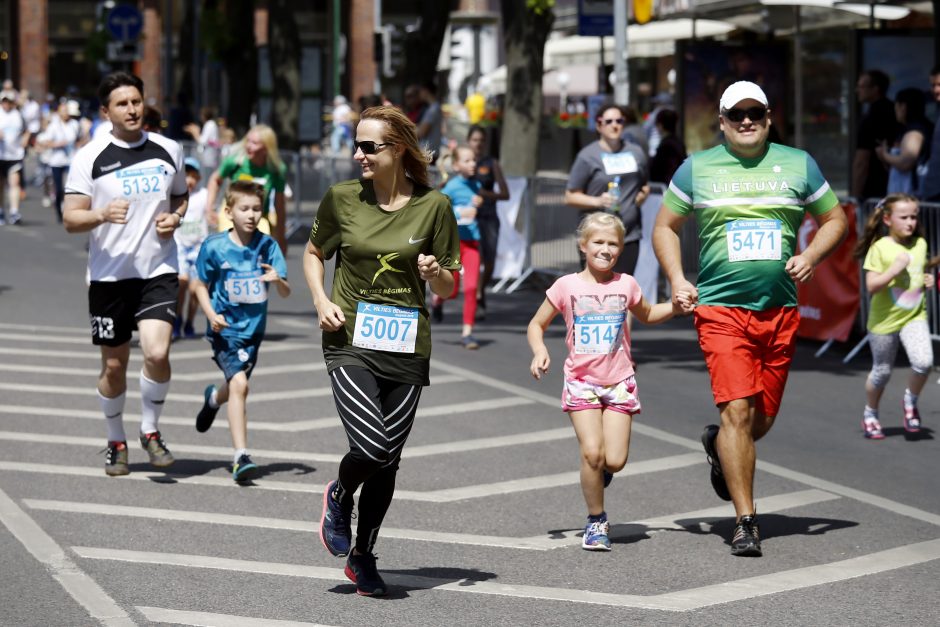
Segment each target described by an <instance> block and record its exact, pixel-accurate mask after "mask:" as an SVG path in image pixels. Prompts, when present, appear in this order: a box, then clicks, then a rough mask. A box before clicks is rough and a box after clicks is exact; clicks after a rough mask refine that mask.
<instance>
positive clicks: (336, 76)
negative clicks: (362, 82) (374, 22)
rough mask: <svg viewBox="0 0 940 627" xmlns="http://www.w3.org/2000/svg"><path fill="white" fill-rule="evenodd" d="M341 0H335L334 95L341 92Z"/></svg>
mask: <svg viewBox="0 0 940 627" xmlns="http://www.w3.org/2000/svg"><path fill="white" fill-rule="evenodd" d="M340 11H341V8H340V0H333V95H334V96H336V95H338V94H340V93H342V92H341V91H340V86H339V75H340V63H341V61H340V58H339V38H340V29H339V24H340V19H339V18H340Z"/></svg>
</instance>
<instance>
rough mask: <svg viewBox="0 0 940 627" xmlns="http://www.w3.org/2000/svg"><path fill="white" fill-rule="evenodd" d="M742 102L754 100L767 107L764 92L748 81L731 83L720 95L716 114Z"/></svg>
mask: <svg viewBox="0 0 940 627" xmlns="http://www.w3.org/2000/svg"><path fill="white" fill-rule="evenodd" d="M742 100H756V101H757V102H759V103H761V104H762V105H764V106H765V107H766V106H767V95H766V94H765V93H764V90H763V89H761V88H760V87H758V86H757V85H755V84H754V83H752V82H750V81H738V82H737V83H732V84H731V85H729V86H728V89H726V90H725V93H723V94H722V95H721V102H720V103H719V105H718V112H719V113H721V112H722V111H724V110H726V109H731V108H733V107H734V105H736V104H738V103H739V102H741V101H742Z"/></svg>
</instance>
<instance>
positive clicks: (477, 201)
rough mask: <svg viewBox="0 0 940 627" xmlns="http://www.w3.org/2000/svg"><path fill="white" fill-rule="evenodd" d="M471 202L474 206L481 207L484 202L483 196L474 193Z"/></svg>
mask: <svg viewBox="0 0 940 627" xmlns="http://www.w3.org/2000/svg"><path fill="white" fill-rule="evenodd" d="M470 204H471V205H473V206H474V207H480V206H481V205H482V204H483V196H480V195H479V194H474V195H473V198H471V199H470Z"/></svg>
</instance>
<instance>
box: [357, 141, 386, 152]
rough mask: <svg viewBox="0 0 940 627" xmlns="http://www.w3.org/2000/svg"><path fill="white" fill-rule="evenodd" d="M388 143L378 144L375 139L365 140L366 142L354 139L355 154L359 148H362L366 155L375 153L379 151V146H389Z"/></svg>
mask: <svg viewBox="0 0 940 627" xmlns="http://www.w3.org/2000/svg"><path fill="white" fill-rule="evenodd" d="M388 145H389V144H387V143H386V144H377V143H375V142H373V141H365V142H357V141H354V142H353V154H355V153H356V151H357V150H361V151H362V154H364V155H374V154H375V153H377V152H378V151H379V148H384V147H385V146H388Z"/></svg>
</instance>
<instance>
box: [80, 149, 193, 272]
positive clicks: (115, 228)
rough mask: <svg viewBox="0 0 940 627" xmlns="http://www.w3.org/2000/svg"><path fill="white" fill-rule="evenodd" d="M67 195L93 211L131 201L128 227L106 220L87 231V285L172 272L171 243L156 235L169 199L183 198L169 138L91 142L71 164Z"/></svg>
mask: <svg viewBox="0 0 940 627" xmlns="http://www.w3.org/2000/svg"><path fill="white" fill-rule="evenodd" d="M65 193H66V194H82V195H84V196H90V197H91V206H92V208H93V209H97V208H100V207H104V206H106V205H107V204H108V203H110V202H111V201H112V200H115V199H121V198H123V199H126V200H128V201H130V208H129V209H128V212H127V224H114V223H112V222H105V223H104V224H101V225H99V226H97V227H95V228H94V229H93V230H92V231H91V237H90V241H89V248H88V272H89V278H90V280H92V281H120V280H122V279H135V278H141V279H149V278H153V277H155V276H159V275H161V274H167V273H171V272H177V271H178V267H177V260H176V241H175V240H174V239H173V238H172V237H169V238H167V239H162V238H160V237H159V236H158V235H157V228H156V223H155V222H156V217H157V214H160V213H168V212H169V211H170V197H171V196H183V195H185V194H186V175H185V171H184V169H183V149H182V148H180V145H179V144H177V143H176V142H175V141H173V140H172V139H167V138H166V137H163V136H162V135H159V134H156V133H147V132H144V133H143V136H142V137H141V138H140V140H138V141H137V142H135V143H134V144H128V143H126V142H123V141H121V140H119V139H117V138H116V137H114V136H113V135H110V134H109V135H107V136H105V137H102V138H100V139H93V140H92V141H91V142H90V143H88V144H86V145H85V146H83V147H82V148H81V149H80V150H79V151H78V152H77V153H75V158H74V159H73V160H72V167H71V169H70V170H69V178H68V181H67V182H66V184H65Z"/></svg>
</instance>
